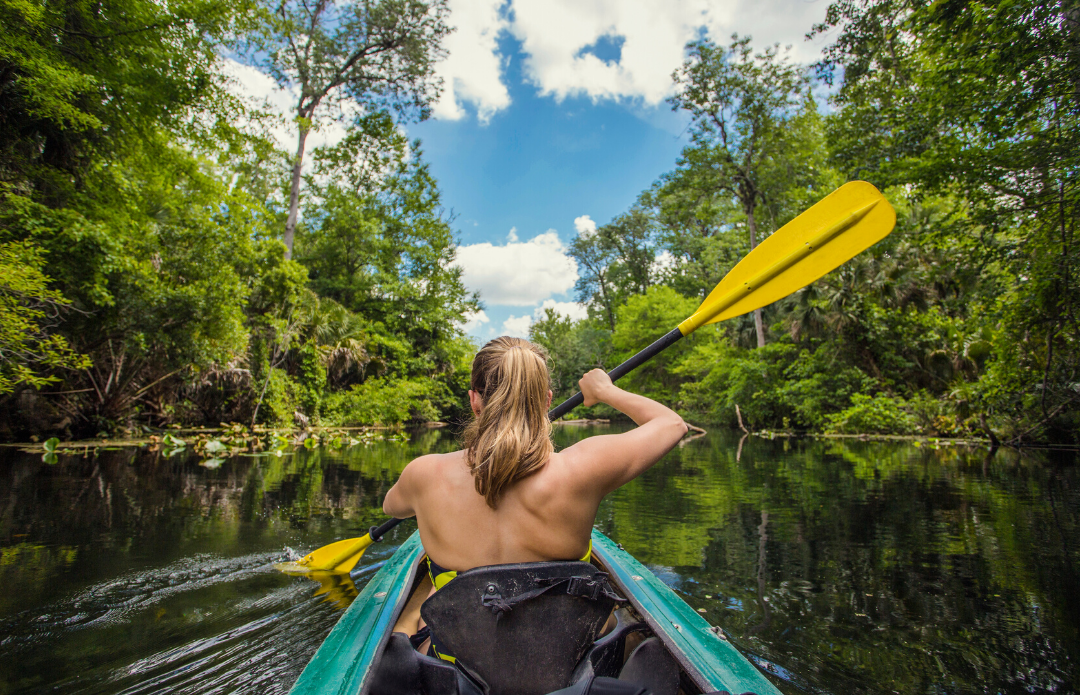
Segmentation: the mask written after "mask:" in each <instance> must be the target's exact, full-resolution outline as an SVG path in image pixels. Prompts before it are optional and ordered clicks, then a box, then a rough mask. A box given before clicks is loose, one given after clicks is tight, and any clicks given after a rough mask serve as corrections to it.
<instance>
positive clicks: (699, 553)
mask: <svg viewBox="0 0 1080 695" xmlns="http://www.w3.org/2000/svg"><path fill="white" fill-rule="evenodd" d="M601 431H604V432H609V431H611V430H610V429H608V430H599V429H596V428H569V427H566V428H559V430H558V439H559V444H560V445H561V446H565V445H567V444H569V443H571V442H572V441H575V440H576V439H578V438H580V437H583V436H588V435H590V434H595V433H599V432H601ZM453 446H454V439H453V437H452V436H450V435H448V434H447V433H446V432H444V431H437V430H427V431H423V432H420V433H417V434H416V435H414V437H413V438H412V439H411V440H410V442H408V443H407V444H400V443H396V442H375V443H372V444H370V445H367V446H358V447H352V448H347V449H343V450H341V451H331V450H328V449H316V450H313V451H308V450H300V451H297V452H295V453H293V454H288V455H284V456H280V457H278V456H273V455H270V456H260V457H235V458H232V459H229V460H228V461H227V462H225V463H224V464H223V465H222V466H220V467H218V468H216V469H207V468H205V467H202V466H200V465H199V458H198V457H193V456H190V455H189V454H183V455H177V456H173V457H164V456H162V455H160V454H158V453H154V452H149V451H137V450H123V451H99V452H98V453H97V454H96V455H93V454H91V453H90V452H87V455H85V456H83V455H77V456H67V455H61V456H60V457H59V463H58V464H56V465H53V466H49V465H46V464H44V463H43V462H42V461H41V457H40V456H31V455H26V454H21V453H18V452H17V451H14V450H0V581H3V586H4V588H5V591H4V592H2V593H0V693H31V692H46V691H49V692H54V691H57V690H59V691H61V692H86V693H129V692H130V693H165V692H169V693H172V692H179V693H196V692H198V693H210V692H253V693H254V692H258V693H264V692H269V693H284V692H287V690H288V688H289V686H290V685H291V684H292V682H293V680H295V678H296V676H297V675H298V674H299V671H300V670H301V669H302V668H303V666H304V664H306V662H307V660H308V659H309V658H310V657H311V655H312V654H313V653H314V651H315V649H316V648H317V647H318V645H319V644H320V643H321V641H322V639H323V638H324V637H325V635H326V633H327V632H328V631H329V629H330V628H331V627H332V625H333V623H334V622H335V621H336V619H337V616H338V615H339V614H340V613H339V612H338V610H337V609H336V608H335V605H338V606H339V605H342V604H344V603H345V602H347V601H348V600H349V599H350V598H351V596H352V595H354V592H355V589H353V588H352V587H350V586H348V585H347V584H345V583H344V582H342V579H341V577H340V576H339V577H337V578H334V579H328V580H327V584H326V585H325V586H324V585H322V584H319V585H316V584H314V583H312V582H310V581H306V580H304V579H300V578H292V577H288V576H285V575H282V574H280V573H278V572H275V571H274V570H273V569H272V564H273V563H274V562H276V561H278V560H281V559H283V558H284V557H286V556H287V555H289V554H290V553H291V554H292V555H293V556H297V555H298V554H303V553H305V552H307V551H309V550H311V549H313V548H315V547H318V546H320V545H324V544H326V543H329V542H331V541H334V540H338V539H341V538H347V537H355V536H360V535H363V534H364V533H365V532H366V530H367V528H368V527H369V526H371V525H372V524H374V523H377V522H378V521H379V520H381V516H382V515H381V511H380V504H381V500H382V497H383V495H384V494H385V492H386V490H388V489H389V487H390V485H391V484H392V483H393V481H394V480H395V479H396V477H397V475H398V473H400V471H401V469H402V468H403V467H404V465H405V464H406V463H407V462H408V461H409V460H411V459H412V458H413V457H415V456H417V455H420V454H422V453H426V452H430V451H446V450H449V449H450V448H452V447H453ZM1077 482H1078V481H1077V474H1076V469H1075V467H1074V466H1073V463H1072V461H1071V460H1065V459H1059V458H1055V457H1054V456H1052V455H1038V456H1028V455H1024V456H1020V455H1018V454H1017V453H1016V452H1011V451H1000V452H998V453H997V454H996V455H994V456H993V457H989V456H988V455H987V452H985V451H969V450H962V449H956V448H948V447H944V448H939V449H934V448H932V447H927V446H922V447H916V446H914V445H911V444H897V443H870V442H857V441H856V442H852V441H844V442H838V441H813V440H776V441H768V440H762V439H756V438H749V439H743V440H740V438H739V437H736V436H734V435H731V436H728V435H726V434H723V433H716V432H714V433H710V434H709V435H708V436H706V437H700V438H697V439H694V440H693V441H687V442H686V443H685V444H684V445H683V446H681V447H679V448H677V449H675V450H674V451H673V452H672V453H671V454H670V455H669V456H668V457H666V459H665V460H664V461H663V462H662V463H661V464H660V465H658V466H657V467H656V468H654V469H653V470H651V471H649V472H648V473H647V474H646V475H644V476H643V477H642V478H641V479H639V480H637V481H635V482H634V483H632V484H630V485H628V486H627V487H625V488H623V489H622V490H620V491H618V492H617V493H615V494H613V495H611V496H610V497H609V498H608V499H607V500H605V502H604V503H603V505H602V507H601V510H600V515H599V518H598V525H599V526H600V528H601V530H603V531H604V532H605V533H608V534H609V535H610V536H612V537H613V538H614V539H615V540H617V541H619V542H621V543H622V544H623V545H624V547H625V548H626V549H627V550H628V551H630V552H631V553H633V554H634V555H635V556H636V557H638V558H639V559H640V560H642V561H643V562H645V563H647V564H649V565H650V566H651V567H652V568H653V569H654V570H655V571H656V573H657V574H658V575H659V576H660V577H661V578H662V579H663V580H664V581H665V582H667V583H668V584H669V585H671V586H672V587H674V588H675V589H676V590H677V591H679V592H680V593H681V594H682V595H683V596H684V597H685V598H686V599H687V601H688V602H690V604H691V605H692V606H694V608H697V609H699V610H701V611H703V613H704V615H705V617H706V618H707V619H708V620H709V621H710V622H712V623H714V624H718V625H721V626H722V627H723V628H724V630H725V632H726V633H727V634H728V635H729V636H730V637H731V639H732V641H733V642H734V643H735V644H737V645H738V646H739V647H740V648H742V649H743V650H744V652H745V653H747V654H748V656H750V657H751V658H752V659H753V660H755V662H756V663H758V665H759V666H761V667H762V668H763V669H765V670H766V671H767V672H769V673H770V674H771V675H772V676H773V679H774V681H775V682H777V684H778V685H779V686H780V687H781V689H782V690H784V691H786V692H833V693H859V692H867V693H869V692H890V691H895V692H902V693H907V692H935V693H937V692H941V693H966V692H972V693H974V692H980V693H981V692H989V691H996V692H1020V691H1024V692H1039V691H1071V690H1077V689H1078V688H1077V686H1078V685H1080V681H1078V674H1077V668H1076V666H1075V664H1076V663H1077V660H1078V658H1080V653H1078V651H1080V650H1078V644H1080V642H1078V635H1077V629H1078V627H1080V600H1078V598H1077V596H1078V594H1077V589H1078V588H1080V587H1078V584H1080V582H1078V581H1077V564H1076V556H1075V553H1074V552H1073V551H1072V547H1073V545H1074V544H1075V543H1076V542H1077V540H1078V533H1080V528H1078V519H1080V495H1078V493H1077V489H1078V485H1077ZM413 528H415V526H413V525H410V524H403V525H402V526H401V527H399V528H398V529H397V530H396V531H395V532H394V533H392V534H391V535H390V537H389V538H388V539H387V541H386V542H384V543H381V544H376V545H375V546H372V547H371V548H370V549H369V550H368V551H367V552H366V553H365V556H364V559H363V562H362V567H360V568H358V569H359V572H358V573H357V581H358V583H359V585H361V586H362V585H363V584H364V583H365V582H366V581H367V579H368V577H370V576H371V572H372V570H373V568H374V567H377V566H378V563H379V562H380V561H383V560H385V559H386V558H387V557H389V555H390V554H391V553H392V552H393V550H394V548H395V547H396V545H397V544H399V543H400V542H401V541H402V540H404V538H405V537H407V535H408V534H409V533H411V531H412V529H413ZM316 590H318V595H315V594H316Z"/></svg>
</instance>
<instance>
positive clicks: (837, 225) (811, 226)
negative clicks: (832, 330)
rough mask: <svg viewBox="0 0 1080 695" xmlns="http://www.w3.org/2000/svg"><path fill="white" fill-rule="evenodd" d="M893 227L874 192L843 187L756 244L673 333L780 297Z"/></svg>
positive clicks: (892, 215) (865, 186)
mask: <svg viewBox="0 0 1080 695" xmlns="http://www.w3.org/2000/svg"><path fill="white" fill-rule="evenodd" d="M895 224H896V212H895V211H894V210H893V208H892V206H891V205H889V202H888V201H887V200H885V196H883V195H881V193H880V192H879V191H878V189H876V188H874V186H873V185H871V184H869V183H867V182H865V181H852V182H850V183H846V184H844V185H843V186H841V187H840V188H837V189H836V190H835V191H833V192H832V193H830V194H829V195H827V196H825V197H824V198H822V199H821V200H820V201H818V202H817V204H815V205H814V206H813V207H811V208H810V209H809V210H807V211H805V212H804V213H802V214H801V215H799V216H798V217H796V218H795V219H793V220H792V221H791V222H788V223H787V224H785V225H784V226H783V227H781V228H780V229H779V230H777V231H776V233H774V234H773V235H772V236H770V237H769V238H767V239H765V240H764V241H762V242H761V243H760V244H758V246H757V248H755V249H754V250H753V251H751V252H750V254H749V255H748V256H746V258H744V259H742V261H740V262H739V264H738V265H737V266H735V267H734V268H732V269H731V272H730V273H728V274H727V276H726V277H725V278H724V279H723V280H721V281H720V284H719V285H717V286H716V288H715V289H714V290H713V291H712V292H711V293H710V294H709V296H708V297H706V298H705V301H704V302H702V303H701V306H699V307H698V309H697V311H695V312H694V314H693V316H691V317H690V318H688V319H686V320H685V321H683V322H682V323H680V324H679V332H680V333H682V334H683V335H690V333H692V332H694V331H695V330H697V329H698V328H700V327H702V326H704V325H706V324H710V323H716V322H717V321H724V320H726V319H730V318H734V317H736V316H741V315H743V314H745V313H747V312H750V311H753V310H754V309H759V308H761V307H763V306H765V305H767V304H772V303H773V302H775V301H777V300H778V299H783V298H784V297H786V296H788V295H789V294H791V293H792V292H794V291H795V290H798V289H800V288H802V287H806V286H807V285H809V284H810V283H811V282H813V281H814V280H817V279H818V278H820V277H821V276H822V275H825V274H826V273H828V272H829V271H831V270H834V269H835V268H837V267H839V266H840V265H842V264H843V263H845V262H847V261H848V260H850V259H851V258H853V257H854V256H856V255H858V254H859V253H861V252H862V251H864V250H866V249H868V248H870V247H871V246H873V245H874V244H876V243H877V242H879V241H881V240H882V239H884V238H885V237H886V236H888V235H889V232H891V231H892V229H893V226H894V225H895Z"/></svg>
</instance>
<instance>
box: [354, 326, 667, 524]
mask: <svg viewBox="0 0 1080 695" xmlns="http://www.w3.org/2000/svg"><path fill="white" fill-rule="evenodd" d="M682 337H683V334H682V331H680V330H679V329H678V328H674V329H672V330H671V332H670V333H668V334H667V335H665V336H664V337H663V338H661V339H660V340H657V341H656V342H655V343H653V344H652V345H650V346H649V347H647V348H645V349H644V350H642V351H641V352H639V353H638V354H636V355H634V356H633V357H631V358H630V359H628V360H626V361H625V362H623V363H622V364H620V365H619V366H618V367H616V368H615V369H612V370H611V371H610V372H608V376H609V377H611V381H612V382H615V381H618V380H619V379H621V378H622V377H624V376H626V375H627V374H629V373H630V372H632V371H634V370H635V369H637V368H638V367H640V366H641V365H643V364H645V363H646V362H648V361H649V360H651V359H652V358H653V357H655V356H656V355H658V354H659V353H661V352H663V351H664V350H666V349H667V348H669V347H671V346H672V345H674V344H675V343H677V342H679V340H681V339H682ZM584 402H585V396H583V395H581V393H580V392H578V393H577V394H575V395H573V396H571V397H570V398H567V399H566V400H565V401H563V402H562V404H561V405H559V406H556V407H555V408H554V409H552V411H551V412H549V413H548V419H549V420H558V419H559V418H561V417H562V416H563V415H566V414H567V413H569V412H570V411H571V410H573V409H574V408H576V407H578V406H579V405H581V404H582V403H584ZM402 521H404V519H389V520H388V521H386V522H385V523H383V524H382V525H381V526H372V527H371V530H369V531H368V534H369V535H370V536H371V540H372V541H374V542H378V541H381V540H382V537H383V536H384V535H386V534H387V533H389V532H390V530H391V529H393V528H394V527H395V526H397V525H398V524H400V523H401V522H402Z"/></svg>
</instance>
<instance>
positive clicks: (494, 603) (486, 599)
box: [481, 572, 627, 618]
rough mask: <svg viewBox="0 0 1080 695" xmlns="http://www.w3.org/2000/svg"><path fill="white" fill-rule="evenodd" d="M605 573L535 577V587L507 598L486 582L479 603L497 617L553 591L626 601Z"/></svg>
mask: <svg viewBox="0 0 1080 695" xmlns="http://www.w3.org/2000/svg"><path fill="white" fill-rule="evenodd" d="M607 576H608V575H607V574H606V573H604V572H597V573H596V574H595V575H594V576H592V577H552V578H548V579H537V580H536V583H537V584H539V585H540V586H538V587H537V588H536V589H533V590H532V591H526V592H525V593H522V594H518V595H517V596H512V597H510V598H508V599H504V598H503V596H502V594H500V593H499V589H498V587H496V586H495V585H494V584H488V585H487V588H486V589H485V590H484V594H483V597H482V598H481V603H482V604H483V605H484V607H485V608H490V609H491V612H492V613H494V614H495V615H496V616H497V617H498V618H501V617H502V616H503V614H504V613H509V612H510V611H512V610H514V606H516V605H518V604H519V603H524V602H525V601H531V600H532V599H534V598H537V597H538V596H543V595H544V594H547V593H551V592H554V593H555V594H556V595H558V594H567V595H568V596H577V597H579V598H584V599H588V600H590V601H596V600H598V599H600V598H601V597H604V598H608V599H610V600H612V601H615V602H616V603H626V601H627V599H625V598H623V597H622V596H619V595H618V594H617V593H615V591H614V589H612V588H611V584H609V583H608V580H607Z"/></svg>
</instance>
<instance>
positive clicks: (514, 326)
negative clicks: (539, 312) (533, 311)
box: [502, 314, 532, 338]
mask: <svg viewBox="0 0 1080 695" xmlns="http://www.w3.org/2000/svg"><path fill="white" fill-rule="evenodd" d="M531 325H532V317H531V316H529V315H528V314H525V315H524V316H514V315H513V314H511V315H510V318H508V319H506V320H505V321H503V325H502V335H509V336H512V337H515V338H528V337H529V326H531Z"/></svg>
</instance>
